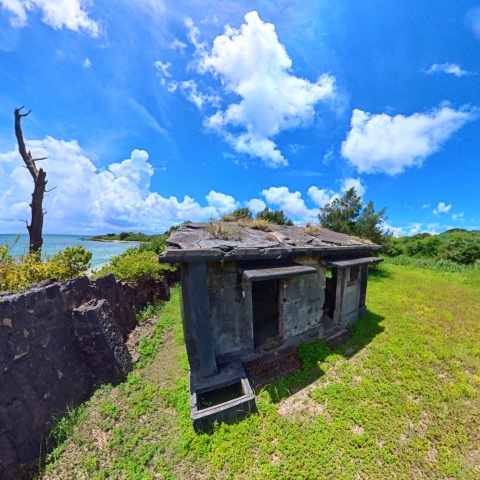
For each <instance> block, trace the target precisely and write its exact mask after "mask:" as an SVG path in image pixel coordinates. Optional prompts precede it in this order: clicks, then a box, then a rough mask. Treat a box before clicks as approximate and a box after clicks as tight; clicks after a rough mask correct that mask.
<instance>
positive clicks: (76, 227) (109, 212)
mask: <svg viewBox="0 0 480 480" xmlns="http://www.w3.org/2000/svg"><path fill="white" fill-rule="evenodd" d="M27 148H29V149H30V150H31V151H32V155H33V156H34V157H35V158H37V157H49V158H48V159H47V160H45V161H43V162H42V167H43V168H44V169H45V171H46V172H47V180H48V185H47V189H51V188H52V187H56V188H55V189H54V190H52V191H51V192H49V193H48V194H47V195H46V196H45V200H44V207H45V209H46V210H47V212H48V213H47V215H46V216H45V231H46V232H55V233H64V232H65V233H98V232H103V231H112V230H118V229H129V230H130V229H134V230H142V231H152V232H163V231H165V230H166V229H168V228H169V227H170V226H171V225H173V224H178V223H181V222H183V221H186V220H192V221H202V220H208V219H209V218H210V217H215V218H218V217H219V216H221V215H223V214H224V213H227V212H229V211H231V210H233V209H235V208H236V206H237V203H236V202H235V200H234V199H233V197H231V196H229V195H225V194H222V193H218V192H215V191H213V190H212V191H210V192H209V193H208V195H207V196H206V198H205V200H206V205H205V206H201V205H200V203H199V202H197V201H196V200H195V199H193V198H191V197H190V196H188V195H185V196H184V198H183V199H180V200H179V199H177V198H176V197H169V198H166V197H163V196H162V195H160V194H158V193H156V192H152V191H151V188H150V182H151V178H152V176H153V175H154V169H153V166H152V164H151V163H150V161H149V155H148V153H147V152H145V151H144V150H134V151H133V152H132V154H131V156H130V157H129V158H127V159H125V160H123V161H121V162H115V163H112V164H110V165H109V166H108V167H107V168H104V169H98V168H97V167H96V166H95V165H94V164H93V162H92V161H91V160H90V159H89V158H88V157H86V156H85V155H84V152H83V150H82V148H81V147H80V145H79V144H78V142H76V141H75V140H71V141H64V140H57V139H54V138H52V137H46V138H45V139H44V140H36V141H30V142H28V145H27ZM32 188H33V185H32V179H31V177H30V175H29V173H28V171H27V170H26V169H25V168H24V167H23V165H22V163H21V159H20V157H19V155H18V152H17V151H16V150H12V151H11V152H9V153H4V154H0V192H1V193H0V211H1V212H4V213H3V214H2V219H1V220H0V231H3V232H12V233H15V232H18V231H20V230H23V229H24V224H23V222H21V221H19V219H29V217H30V210H29V206H28V201H29V200H30V198H31V192H32Z"/></svg>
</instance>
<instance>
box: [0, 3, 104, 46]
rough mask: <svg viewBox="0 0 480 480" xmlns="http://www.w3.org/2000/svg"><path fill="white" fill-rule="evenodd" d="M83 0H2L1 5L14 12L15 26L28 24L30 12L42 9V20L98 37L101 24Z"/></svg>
mask: <svg viewBox="0 0 480 480" xmlns="http://www.w3.org/2000/svg"><path fill="white" fill-rule="evenodd" d="M85 3H86V2H85V1H83V0H0V6H2V7H3V8H4V9H5V10H8V11H9V12H10V13H12V15H13V16H12V18H11V20H10V23H11V24H12V25H13V26H15V27H24V26H25V25H26V24H27V20H28V19H27V16H28V13H30V12H34V11H36V10H40V11H41V13H42V21H43V22H44V23H46V24H47V25H49V26H50V27H52V28H54V29H55V30H61V29H63V28H67V29H68V30H73V31H74V32H79V31H84V32H86V33H88V34H89V35H91V36H93V37H96V36H98V35H99V33H100V26H99V25H98V23H97V22H95V21H94V20H92V19H91V18H90V17H89V16H88V12H87V11H86V9H85Z"/></svg>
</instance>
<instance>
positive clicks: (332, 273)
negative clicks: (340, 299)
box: [323, 267, 337, 327]
mask: <svg viewBox="0 0 480 480" xmlns="http://www.w3.org/2000/svg"><path fill="white" fill-rule="evenodd" d="M326 277H327V278H326V285H325V303H324V304H323V314H324V317H327V318H324V324H325V327H327V325H328V326H330V325H329V324H333V315H334V313H335V302H336V297H337V269H336V268H332V267H327V272H326Z"/></svg>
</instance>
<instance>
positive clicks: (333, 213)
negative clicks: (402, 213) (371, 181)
mask: <svg viewBox="0 0 480 480" xmlns="http://www.w3.org/2000/svg"><path fill="white" fill-rule="evenodd" d="M362 209H363V211H362ZM385 211H386V208H383V209H382V210H380V211H379V212H377V213H375V207H374V205H373V202H372V201H370V202H368V204H367V206H366V207H365V208H364V203H363V200H362V197H361V196H360V195H358V194H357V192H356V190H355V188H354V187H352V188H350V189H349V190H347V191H346V192H345V194H344V195H343V197H340V198H335V199H334V200H333V201H332V202H330V203H327V204H326V205H325V206H324V207H323V208H321V209H320V213H319V215H318V218H319V220H320V225H321V226H322V227H325V228H329V229H330V230H333V231H335V232H340V233H346V234H347V235H354V236H357V237H361V238H368V239H369V240H371V241H372V242H375V243H379V244H383V243H385V241H386V239H387V238H388V237H389V233H388V232H386V231H385V230H384V229H383V228H382V225H383V224H384V223H385V221H386V219H387V217H385Z"/></svg>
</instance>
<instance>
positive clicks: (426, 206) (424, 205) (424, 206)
mask: <svg viewBox="0 0 480 480" xmlns="http://www.w3.org/2000/svg"><path fill="white" fill-rule="evenodd" d="M422 208H430V204H429V203H424V204H423V205H422Z"/></svg>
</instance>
